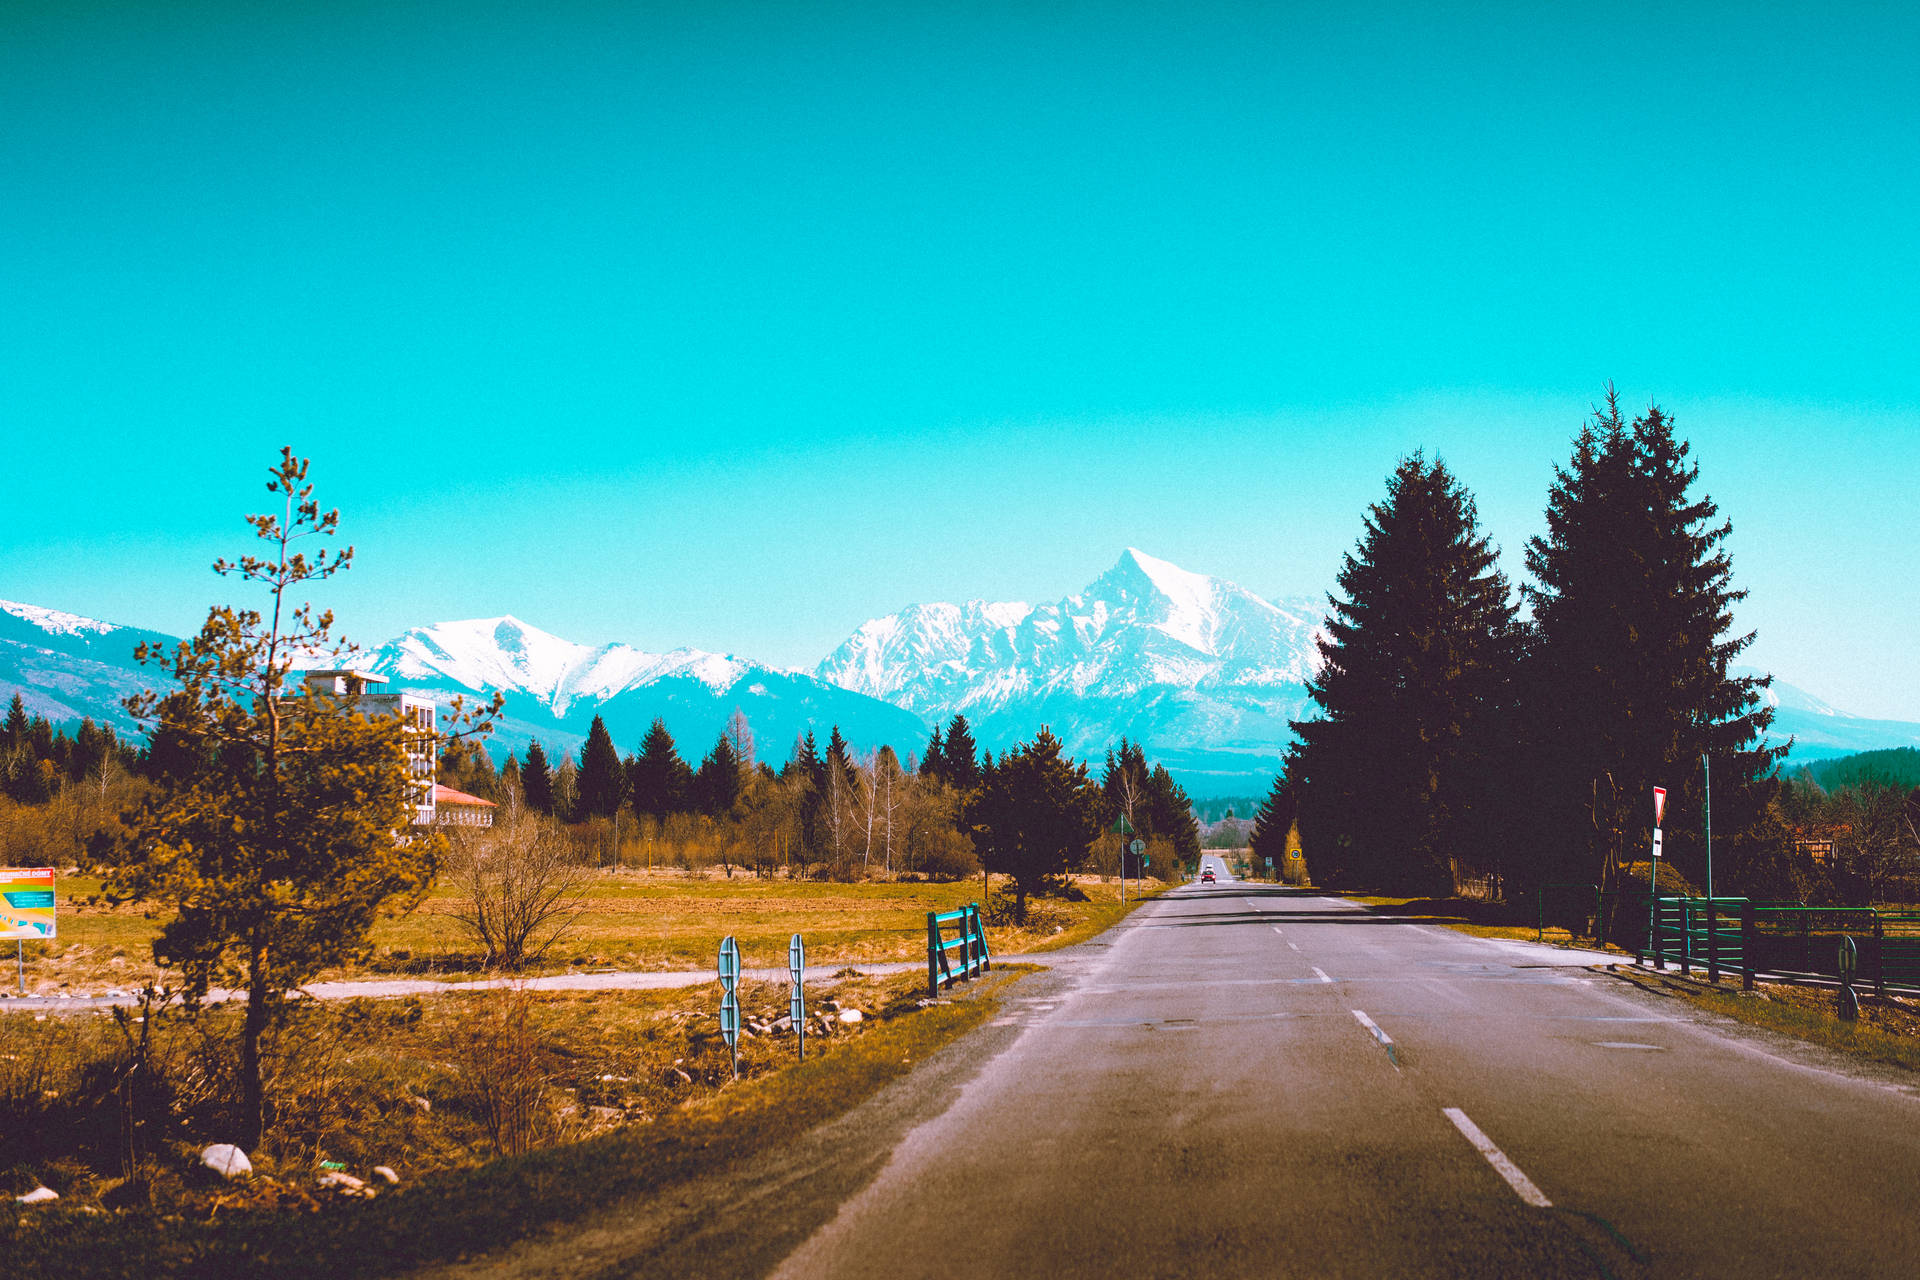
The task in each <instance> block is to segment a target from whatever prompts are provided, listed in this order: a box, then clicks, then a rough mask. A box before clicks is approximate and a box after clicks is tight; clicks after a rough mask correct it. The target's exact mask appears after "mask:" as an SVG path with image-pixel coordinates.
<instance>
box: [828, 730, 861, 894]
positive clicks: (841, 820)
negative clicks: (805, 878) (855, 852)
mask: <svg viewBox="0 0 1920 1280" xmlns="http://www.w3.org/2000/svg"><path fill="white" fill-rule="evenodd" d="M822 765H823V766H824V768H825V771H826V772H825V780H824V784H823V787H822V790H823V791H824V793H825V797H826V812H825V817H826V822H827V842H828V847H829V849H830V850H831V851H832V854H833V859H834V861H835V862H839V861H841V860H842V859H844V858H845V857H846V856H847V851H848V841H849V838H850V836H851V835H852V827H853V788H854V768H853V757H852V756H851V755H850V754H849V753H848V751H847V740H846V739H845V738H843V737H841V736H840V726H839V725H834V726H833V730H832V732H831V733H830V734H829V735H828V737H827V755H826V759H825V760H824V761H822Z"/></svg>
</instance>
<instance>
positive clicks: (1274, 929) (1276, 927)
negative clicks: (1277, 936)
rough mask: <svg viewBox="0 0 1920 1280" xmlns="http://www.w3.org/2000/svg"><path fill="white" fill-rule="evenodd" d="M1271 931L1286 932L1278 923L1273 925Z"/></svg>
mask: <svg viewBox="0 0 1920 1280" xmlns="http://www.w3.org/2000/svg"><path fill="white" fill-rule="evenodd" d="M1273 931H1274V932H1275V933H1285V932H1286V930H1285V929H1282V928H1281V927H1280V926H1279V925H1275V926H1273Z"/></svg>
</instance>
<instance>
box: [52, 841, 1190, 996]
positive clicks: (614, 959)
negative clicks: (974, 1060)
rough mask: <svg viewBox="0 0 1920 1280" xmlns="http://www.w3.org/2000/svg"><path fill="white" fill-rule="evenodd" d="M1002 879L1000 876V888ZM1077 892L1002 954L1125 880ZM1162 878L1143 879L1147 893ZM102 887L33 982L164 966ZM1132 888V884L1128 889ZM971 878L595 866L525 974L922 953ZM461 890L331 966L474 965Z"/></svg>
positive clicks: (996, 934)
mask: <svg viewBox="0 0 1920 1280" xmlns="http://www.w3.org/2000/svg"><path fill="white" fill-rule="evenodd" d="M1002 884H1003V881H1002V879H1001V878H1000V877H995V879H994V882H993V886H992V888H993V892H994V893H995V894H996V895H997V894H998V892H999V890H1000V888H1001V887H1002ZM1075 887H1076V888H1077V889H1078V890H1079V891H1080V893H1081V894H1083V895H1084V897H1085V900H1084V901H1065V900H1060V899H1036V900H1034V901H1033V902H1032V903H1030V910H1029V917H1028V920H1027V923H1026V925H1025V926H1024V927H1016V926H1014V925H1012V924H1010V923H991V924H990V925H989V927H988V930H987V938H988V943H989V945H990V946H991V947H992V949H993V951H994V954H996V955H1022V954H1030V953H1033V952H1036V951H1044V950H1051V949H1053V948H1055V947H1060V946H1065V945H1069V944H1071V943H1074V942H1078V941H1080V940H1082V939H1084V938H1088V937H1091V936H1093V935H1094V934H1096V933H1098V932H1100V931H1101V930H1102V929H1105V928H1107V927H1108V926H1109V925H1111V924H1113V923H1114V922H1115V921H1117V920H1118V919H1119V918H1120V916H1121V915H1122V914H1123V912H1122V909H1121V906H1120V886H1119V885H1118V883H1115V882H1105V881H1102V880H1101V879H1100V878H1098V877H1094V876H1084V877H1080V878H1078V879H1077V880H1076V882H1075ZM1163 887H1164V886H1161V885H1158V884H1156V883H1150V884H1149V885H1148V886H1147V889H1146V892H1148V893H1149V894H1151V893H1154V892H1158V891H1159V890H1160V889H1161V888H1163ZM98 891H99V884H98V882H97V881H95V880H92V879H90V878H88V877H84V876H70V877H65V878H63V879H62V880H61V881H60V882H59V884H58V886H57V892H58V910H59V928H60V936H59V938H58V939H57V940H56V941H54V942H51V943H42V944H36V943H29V944H27V947H26V955H27V964H26V982H27V989H28V991H29V992H30V993H35V994H40V995H53V994H58V993H61V992H65V993H66V994H69V995H76V996H77V995H99V994H102V993H104V992H106V991H109V990H127V991H130V990H135V989H137V988H138V987H140V986H141V985H142V984H143V983H145V982H147V981H158V980H162V979H164V978H165V977H166V975H165V974H164V973H162V972H161V971H160V970H159V969H157V968H156V967H155V966H154V964H153V951H152V945H151V944H152V940H153V938H154V935H155V934H156V933H157V932H158V929H159V923H158V921H157V920H155V919H153V918H152V917H151V915H150V913H148V912H146V911H143V910H142V909H140V908H139V907H138V906H134V905H128V906H120V907H115V908H109V907H105V906H101V905H97V904H92V905H90V904H89V899H91V898H93V897H94V895H96V894H97V893H98ZM1138 892H1139V886H1138V885H1137V884H1136V885H1135V886H1133V887H1132V888H1131V889H1130V890H1129V897H1133V896H1136V895H1137V893H1138ZM981 900H982V898H981V884H980V881H979V880H977V879H974V880H964V881H952V882H947V883H924V882H910V881H896V882H884V881H866V882H860V883H854V884H836V883H831V882H826V881H814V880H787V879H757V878H754V877H751V876H747V875H736V876H734V877H733V878H732V879H728V878H726V877H724V876H718V875H714V876H697V875H688V874H686V873H684V872H681V871H678V870H674V871H652V872H647V871H632V870H628V871H619V872H591V873H589V874H588V875H587V876H586V877H585V878H584V879H583V880H582V881H581V884H580V889H579V893H578V894H577V902H578V905H579V911H578V914H577V915H576V916H575V917H574V919H573V922H572V924H571V926H570V927H569V929H568V931H567V933H566V934H565V935H564V936H563V937H562V938H561V939H560V941H559V942H558V943H557V944H556V945H555V946H554V948H553V949H552V950H551V951H550V952H549V953H548V954H547V956H546V957H545V960H544V961H543V962H542V963H541V964H539V965H537V966H533V967H532V968H530V969H529V972H560V971H564V970H566V969H569V968H575V969H580V968H595V969H623V970H645V971H656V972H657V971H666V970H691V969H708V968H711V967H712V966H713V964H714V961H715V956H716V954H717V951H718V948H719V944H720V939H721V938H722V937H725V936H726V935H728V934H732V935H733V936H734V937H735V938H736V939H737V940H738V941H739V944H740V950H741V954H742V957H743V959H744V961H745V964H746V966H747V967H748V968H756V967H766V968H771V967H782V966H784V965H785V964H786V962H787V942H788V940H789V939H790V938H791V937H792V935H794V934H795V933H799V934H801V935H802V936H803V937H804V938H805V939H806V944H807V960H808V963H809V964H829V965H839V964H854V963H872V962H880V961H889V960H917V959H921V958H924V956H925V955H926V936H927V928H926V921H927V912H929V911H951V910H953V909H955V908H957V907H960V906H963V905H965V904H966V903H969V902H979V901H981ZM458 908H459V900H458V898H457V897H456V895H455V894H454V893H453V892H452V891H451V890H449V889H446V888H440V889H436V890H435V891H434V893H433V894H432V896H430V897H429V898H428V899H427V901H426V902H424V903H423V904H421V906H420V907H419V908H418V909H417V910H415V911H413V912H411V913H410V914H408V915H406V916H402V917H400V918H397V919H392V920H385V921H382V922H381V923H380V924H379V925H378V926H377V927H376V929H375V931H374V939H373V940H374V954H373V956H372V957H371V959H370V960H369V962H368V963H367V964H366V965H365V966H362V967H357V968H354V969H351V970H339V971H336V972H332V973H328V974H325V975H323V976H324V977H325V978H329V979H337V978H355V977H367V976H371V975H391V974H400V973H405V974H436V973H449V974H458V973H471V972H474V971H476V970H478V969H479V968H480V967H481V954H480V952H479V950H478V949H477V947H476V946H475V944H474V943H473V941H472V940H471V939H470V938H468V937H467V936H465V934H464V933H463V931H462V929H461V927H460V925H459V923H458V921H457V920H456V919H455V918H454V913H455V911H456V910H457V909H458Z"/></svg>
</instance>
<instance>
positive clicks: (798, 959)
mask: <svg viewBox="0 0 1920 1280" xmlns="http://www.w3.org/2000/svg"><path fill="white" fill-rule="evenodd" d="M787 972H788V973H789V974H791V975H792V977H793V984H792V986H791V987H790V988H789V989H788V992H787V1016H788V1017H789V1018H791V1019H792V1020H793V1034H794V1036H795V1038H796V1040H797V1042H798V1044H799V1046H800V1061H802V1062H805V1061H806V1060H807V983H806V977H807V944H806V943H805V942H803V941H801V938H800V935H799V934H797V933H796V934H794V935H793V941H791V942H789V943H787Z"/></svg>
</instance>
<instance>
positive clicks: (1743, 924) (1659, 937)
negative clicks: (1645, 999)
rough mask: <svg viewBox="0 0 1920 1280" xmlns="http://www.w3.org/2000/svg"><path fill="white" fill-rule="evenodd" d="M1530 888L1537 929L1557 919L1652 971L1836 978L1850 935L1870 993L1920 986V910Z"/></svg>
mask: <svg viewBox="0 0 1920 1280" xmlns="http://www.w3.org/2000/svg"><path fill="white" fill-rule="evenodd" d="M1535 893H1536V897H1535V903H1536V905H1535V913H1536V915H1535V922H1536V924H1535V927H1536V929H1537V930H1538V931H1539V935H1540V936H1542V937H1544V936H1545V931H1546V927H1547V925H1548V924H1549V923H1554V924H1564V925H1565V926H1566V927H1567V929H1568V930H1569V932H1572V933H1574V934H1576V935H1582V936H1591V937H1594V938H1595V939H1597V940H1598V941H1600V942H1603V943H1605V942H1612V943H1615V944H1616V945H1618V946H1621V947H1625V948H1627V949H1629V950H1631V951H1632V952H1633V953H1634V959H1635V961H1636V962H1638V961H1640V960H1645V959H1649V958H1650V959H1651V960H1652V962H1653V964H1654V966H1655V967H1656V968H1661V969H1664V968H1666V967H1667V965H1669V964H1672V965H1675V966H1677V967H1678V968H1679V969H1680V971H1681V972H1682V973H1691V972H1692V971H1693V970H1694V969H1695V968H1702V969H1705V970H1706V972H1707V976H1708V978H1709V979H1710V980H1711V981H1714V982H1718V981H1719V980H1720V975H1721V973H1722V972H1727V973H1735V972H1737V973H1739V974H1740V977H1741V981H1742V984H1743V985H1744V986H1745V987H1746V988H1747V989H1748V990H1752V988H1753V980H1754V974H1755V973H1768V974H1775V975H1778V976H1780V977H1781V978H1784V979H1789V980H1791V979H1795V978H1801V979H1805V978H1813V979H1818V980H1820V981H1832V980H1837V979H1838V978H1839V977H1840V972H1839V970H1840V960H1839V957H1840V954H1841V951H1842V946H1841V939H1843V938H1847V937H1851V938H1852V939H1853V941H1854V949H1855V955H1856V964H1857V969H1856V981H1857V982H1858V984H1859V985H1860V986H1862V987H1865V986H1867V985H1868V984H1871V985H1872V987H1873V992H1874V994H1875V995H1876V996H1884V995H1886V993H1887V990H1888V988H1890V987H1892V988H1899V989H1901V990H1904V991H1907V992H1913V991H1916V990H1920V912H1912V911H1883V910H1880V909H1879V908H1877V907H1809V906H1807V905H1806V904H1805V903H1801V902H1754V901H1752V900H1750V899H1747V898H1688V897H1679V896H1674V895H1668V894H1661V895H1660V896H1659V897H1658V898H1656V899H1655V900H1654V901H1653V902H1652V903H1651V904H1649V902H1648V900H1647V893H1646V891H1645V889H1639V890H1634V889H1631V888H1630V889H1626V890H1608V891H1606V892H1602V891H1601V890H1600V889H1599V888H1598V887H1597V886H1594V885H1590V884H1545V885H1541V886H1539V887H1538V888H1537V889H1536V891H1535Z"/></svg>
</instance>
